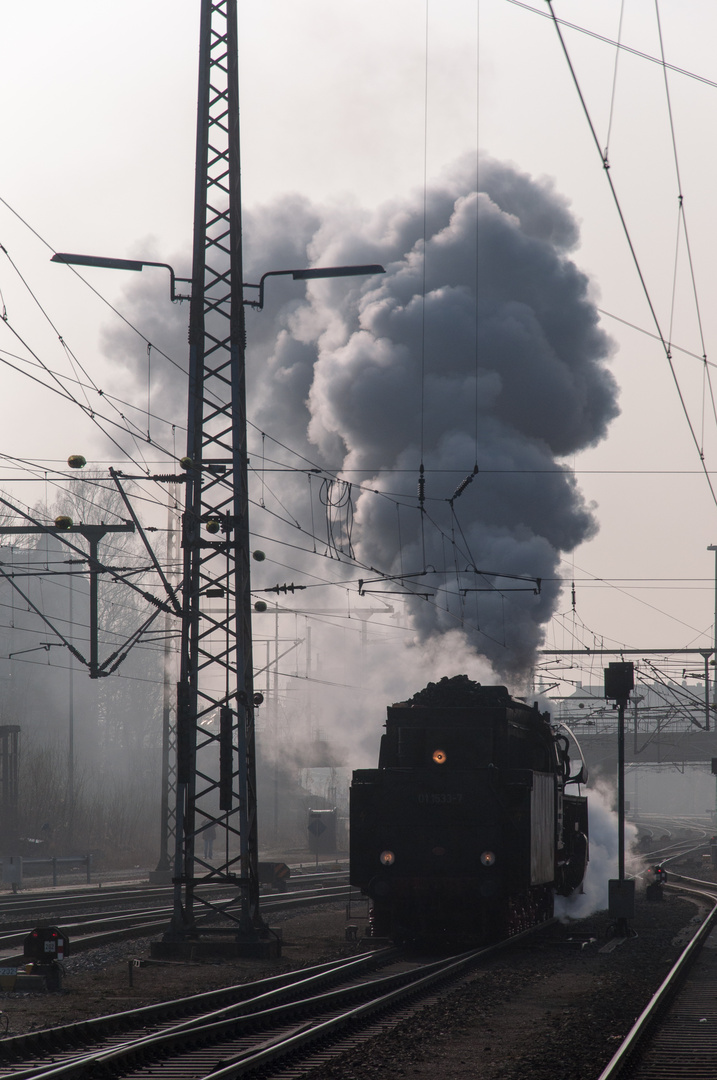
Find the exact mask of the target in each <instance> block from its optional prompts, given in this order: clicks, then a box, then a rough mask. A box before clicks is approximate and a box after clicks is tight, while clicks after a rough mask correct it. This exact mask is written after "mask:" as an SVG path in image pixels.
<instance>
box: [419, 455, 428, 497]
mask: <svg viewBox="0 0 717 1080" xmlns="http://www.w3.org/2000/svg"><path fill="white" fill-rule="evenodd" d="M418 501H419V503H420V504H421V506H423V504H424V502H425V501H426V477H425V476H424V474H423V462H421V467H420V469H419V471H418Z"/></svg>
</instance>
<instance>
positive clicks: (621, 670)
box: [604, 662, 635, 701]
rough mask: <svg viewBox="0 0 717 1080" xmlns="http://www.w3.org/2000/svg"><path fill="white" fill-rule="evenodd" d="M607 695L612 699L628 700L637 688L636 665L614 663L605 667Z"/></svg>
mask: <svg viewBox="0 0 717 1080" xmlns="http://www.w3.org/2000/svg"><path fill="white" fill-rule="evenodd" d="M604 672H605V697H606V698H608V700H610V701H627V699H628V698H629V696H630V691H631V690H633V689H634V688H635V665H634V664H629V663H622V662H620V663H612V664H608V666H607V667H606V668H605V669H604Z"/></svg>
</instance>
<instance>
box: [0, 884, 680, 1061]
mask: <svg viewBox="0 0 717 1080" xmlns="http://www.w3.org/2000/svg"><path fill="white" fill-rule="evenodd" d="M700 917H701V916H700V912H699V909H698V908H697V906H696V905H695V904H694V903H692V902H688V901H685V900H682V899H680V898H678V897H677V896H676V895H674V894H671V893H669V892H668V891H665V898H664V900H663V901H662V902H661V903H651V902H647V901H646V900H645V899H644V898H643V897H638V900H637V905H636V914H635V918H634V920H633V921H632V922H631V928H632V929H633V930H634V931H635V935H636V936H632V937H629V938H628V939H626V940H624V941H623V942H622V943H621V944H619V945H618V946H617V947H615V948H613V949H612V950H611V951H606V950H605V946H606V944H608V942H609V941H610V938H611V930H610V919H609V917H608V915H607V912H601V913H598V914H596V915H595V916H593V917H591V918H590V919H587V920H584V921H582V922H580V923H575V924H570V925H569V926H568V927H563V926H559V925H558V926H555V927H551V928H549V929H547V930H546V931H545V933H544V935H543V936H541V938H540V940H536V941H533V942H526V943H523V944H519V945H517V946H515V947H513V948H511V949H509V950H506V951H503V952H502V953H499V954H498V956H497V957H496V958H495V959H493V960H491V961H490V962H489V963H487V964H486V966H485V968H484V969H481V970H480V971H479V972H478V973H477V974H475V975H473V976H471V978H470V980H468V981H467V982H466V983H465V984H464V985H462V986H461V987H460V988H459V989H457V990H455V991H452V992H449V993H447V994H446V995H445V996H444V997H443V998H441V1000H439V1001H438V1002H437V1003H434V1004H433V1005H430V1006H429V1007H427V1008H425V1009H423V1010H422V1011H421V1012H420V1013H417V1014H415V1015H414V1016H411V1017H409V1018H408V1019H405V1020H403V1021H401V1022H400V1023H399V1025H398V1026H397V1027H395V1028H393V1029H391V1030H386V1032H385V1033H384V1034H382V1035H379V1036H377V1037H375V1038H374V1039H372V1040H371V1041H370V1042H369V1043H368V1044H363V1045H362V1046H361V1047H360V1048H358V1049H357V1050H354V1051H350V1052H348V1053H346V1054H344V1055H343V1056H342V1057H340V1058H337V1059H335V1060H334V1061H333V1062H331V1063H327V1064H324V1065H322V1066H321V1067H319V1068H316V1069H314V1070H313V1071H312V1072H310V1073H308V1074H307V1075H308V1076H309V1077H311V1080H359V1078H361V1080H365V1078H366V1077H369V1078H370V1077H386V1078H393V1077H410V1078H416V1080H420V1078H422V1077H425V1078H428V1077H430V1078H431V1080H448V1078H450V1080H463V1078H466V1080H467V1078H469V1077H470V1078H471V1080H476V1078H477V1080H526V1078H528V1080H591V1077H597V1076H598V1075H599V1074H600V1071H601V1070H602V1068H603V1066H604V1065H605V1064H606V1062H607V1061H608V1060H609V1059H610V1057H611V1056H612V1053H613V1051H614V1049H615V1047H616V1046H617V1045H618V1044H619V1041H620V1040H621V1038H622V1037H623V1036H624V1035H625V1033H626V1032H627V1031H628V1030H629V1028H630V1027H631V1025H632V1023H633V1020H634V1019H635V1017H636V1016H637V1015H638V1014H639V1013H640V1011H641V1010H642V1008H643V1006H644V1005H645V1004H646V1002H647V1001H648V1000H649V998H650V996H651V994H652V993H653V991H654V990H655V989H656V987H657V986H658V985H659V983H660V982H661V981H662V979H663V978H664V977H665V975H666V974H667V972H668V971H669V969H670V966H671V964H672V962H673V961H674V960H675V959H676V957H677V956H678V954H679V952H680V951H681V944H680V937H681V935H683V933H684V932H686V931H688V930H690V929H691V928H692V925H693V920H695V919H699V918H700ZM272 922H275V923H276V925H280V926H281V927H282V930H283V935H284V949H283V955H282V958H281V959H280V960H278V961H271V962H269V961H267V962H257V961H243V960H235V961H227V962H223V963H217V964H211V963H201V964H163V965H155V964H152V965H147V966H142V967H138V968H133V970H132V980H131V981H132V985H131V986H130V973H129V962H130V961H132V960H135V959H138V960H142V959H146V958H148V957H149V945H150V942H149V940H144V941H141V942H137V941H135V942H125V943H121V944H115V945H110V946H105V947H104V948H101V949H97V950H94V951H92V952H89V953H84V954H79V955H78V956H76V957H73V958H71V959H70V960H68V961H67V962H66V965H65V966H66V971H67V974H66V977H65V980H64V984H63V990H62V992H61V993H57V994H4V995H0V1009H2V1011H3V1014H4V1016H5V1017H6V1018H7V1021H8V1033H9V1034H11V1035H12V1034H18V1033H20V1032H23V1031H30V1030H36V1029H38V1028H43V1027H51V1026H53V1025H57V1024H62V1023H66V1022H68V1021H71V1020H76V1019H82V1018H85V1017H89V1016H96V1015H100V1014H102V1013H110V1012H115V1011H118V1010H122V1009H126V1008H133V1007H137V1006H139V1005H142V1004H147V1003H151V1002H153V1001H159V1000H163V999H166V998H169V997H178V996H181V995H183V994H190V993H197V992H199V991H201V990H209V989H213V988H215V987H218V986H223V985H227V984H231V983H236V982H242V981H245V980H246V979H253V978H260V977H262V976H264V975H266V974H269V973H276V972H277V971H281V970H288V969H289V968H295V967H301V966H304V965H306V964H309V963H313V962H316V961H319V960H325V959H331V958H334V957H337V956H339V955H347V954H348V953H351V952H354V951H356V950H357V946H356V945H355V944H352V943H349V942H346V940H345V926H346V914H345V909H344V907H343V906H342V905H336V906H334V907H332V908H331V909H330V910H325V909H314V910H311V911H309V912H305V913H302V914H300V915H292V916H277V917H276V918H272ZM569 937H573V939H574V940H573V942H572V943H570V942H569V941H568V938H569ZM590 938H593V939H594V940H593V941H592V942H590V943H589V944H586V945H585V946H584V947H582V948H581V947H580V944H579V943H575V941H576V939H577V941H578V942H582V941H585V940H586V939H590ZM3 1027H4V1024H3ZM0 1030H2V1029H0Z"/></svg>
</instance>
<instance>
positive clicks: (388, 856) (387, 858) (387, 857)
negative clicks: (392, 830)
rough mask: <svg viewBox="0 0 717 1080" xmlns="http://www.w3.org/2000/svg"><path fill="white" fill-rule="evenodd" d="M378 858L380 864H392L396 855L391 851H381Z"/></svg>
mask: <svg viewBox="0 0 717 1080" xmlns="http://www.w3.org/2000/svg"><path fill="white" fill-rule="evenodd" d="M378 858H379V862H380V863H381V866H393V864H394V863H395V861H396V856H395V855H394V854H393V852H392V851H382V852H381V854H380V855H379V857H378Z"/></svg>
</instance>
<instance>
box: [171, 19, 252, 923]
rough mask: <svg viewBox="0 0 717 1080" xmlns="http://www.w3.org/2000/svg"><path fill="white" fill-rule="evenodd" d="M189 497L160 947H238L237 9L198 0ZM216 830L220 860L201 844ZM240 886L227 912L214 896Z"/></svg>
mask: <svg viewBox="0 0 717 1080" xmlns="http://www.w3.org/2000/svg"><path fill="white" fill-rule="evenodd" d="M189 344H190V362H189V418H188V441H187V459H188V460H186V461H185V462H184V464H185V465H186V467H187V495H186V508H185V513H184V520H183V531H182V546H183V569H184V585H183V596H182V648H181V669H180V680H179V684H178V689H177V811H176V857H175V877H174V883H175V894H174V895H175V902H174V915H173V919H172V923H171V925H170V928H169V930H168V932H167V934H166V935H165V941H181V940H187V939H190V938H191V939H195V938H196V937H197V936H199V935H201V934H202V933H203V932H205V931H206V932H207V933H209V932H211V931H210V930H209V928H208V927H206V926H203V925H202V924H203V920H202V919H201V918H198V915H201V916H204V915H205V914H208V915H212V916H217V915H218V916H219V919H218V920H217V919H216V918H213V919H212V920H211V921H212V927H213V928H214V929H216V928H217V924H219V927H221V928H222V929H223V930H224V931H226V930H227V928H229V929H231V930H233V931H234V932H235V935H236V940H237V941H240V942H256V941H258V940H260V939H262V938H265V937H266V933H267V932H266V930H265V927H264V925H263V922H262V920H261V918H260V915H259V883H258V862H257V859H258V852H257V825H256V768H255V744H254V715H253V710H254V692H253V671H252V650H251V593H250V579H249V578H250V575H249V524H248V492H247V446H246V395H245V378H244V351H245V326H244V302H243V287H242V246H241V199H240V180H239V102H238V71H237V25H236V0H202V7H201V30H200V58H199V106H198V120H197V156H196V181H195V205H194V248H193V265H192V295H191V306H190V319H189ZM212 824H216V825H217V826H218V834H219V835H218V848H221V851H220V852H219V853H218V858H217V859H216V860H211V859H210V858H209V857H203V853H202V852H201V851H200V850H198V848H197V843H198V842H201V840H202V833H203V831H204V830H205V828H206V827H207V826H210V825H212ZM218 882H224V883H233V884H236V885H237V887H238V890H239V894H240V898H241V903H240V907H239V908H232V907H231V905H228V904H227V902H226V901H223V902H221V903H219V902H218V901H217V900H216V899H215V898H214V896H213V886H215V885H216V884H217V883H218Z"/></svg>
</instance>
